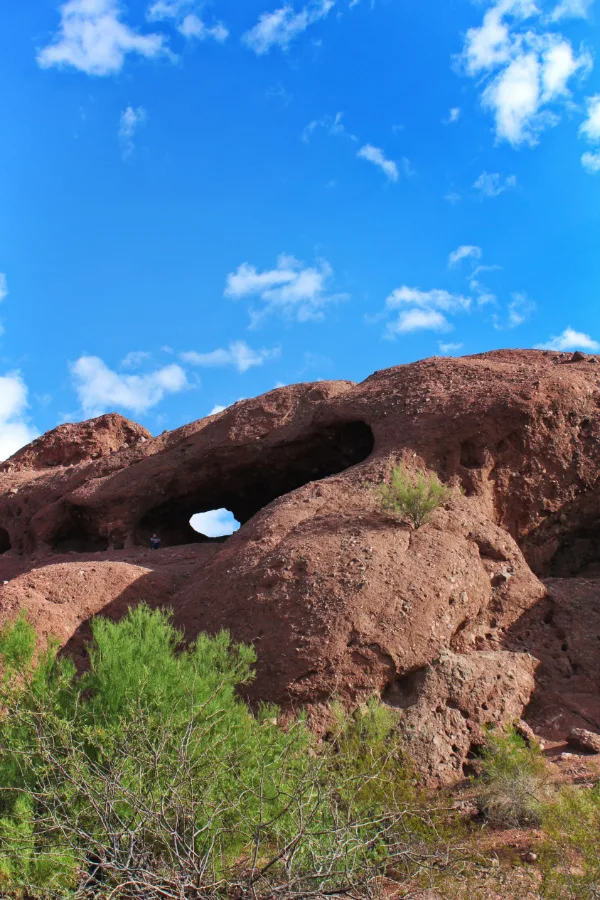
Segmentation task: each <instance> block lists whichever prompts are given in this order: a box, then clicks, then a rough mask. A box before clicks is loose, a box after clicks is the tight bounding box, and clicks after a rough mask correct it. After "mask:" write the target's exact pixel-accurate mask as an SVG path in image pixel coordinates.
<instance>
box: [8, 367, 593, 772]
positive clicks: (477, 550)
mask: <svg viewBox="0 0 600 900" xmlns="http://www.w3.org/2000/svg"><path fill="white" fill-rule="evenodd" d="M599 449H600V367H599V366H598V364H597V361H596V359H595V358H594V357H586V356H583V355H581V354H580V355H579V356H578V357H575V358H573V357H571V356H570V355H569V354H556V353H548V352H541V351H497V352H494V353H490V354H483V355H479V356H474V357H465V358H462V359H440V358H434V359H429V360H423V361H422V362H419V363H415V364H412V365H407V366H399V367H396V368H393V369H389V370H385V371H382V372H377V373H375V374H374V375H372V376H371V377H370V378H368V379H367V380H366V381H365V382H363V383H362V384H353V383H351V382H320V383H317V384H304V385H294V386H291V387H286V388H281V389H278V390H275V391H272V392H270V393H269V394H266V395H264V396H263V397H258V398H256V399H253V400H247V401H242V402H239V403H237V404H235V405H234V406H233V407H230V408H229V409H227V410H226V411H224V412H223V413H220V414H218V415H215V416H209V417H208V418H205V419H201V420H199V421H198V422H194V423H192V424H190V425H187V426H185V427H183V428H180V429H178V430H176V431H173V432H168V433H165V434H163V435H161V436H159V437H157V438H152V437H151V436H150V435H149V433H148V432H146V431H145V429H142V428H140V426H137V425H135V424H134V423H129V422H127V420H125V419H122V417H120V416H116V415H110V416H103V417H101V419H97V420H91V421H89V422H84V423H82V424H80V425H69V426H61V427H60V428H59V429H55V431H54V432H50V433H49V434H48V435H45V436H44V437H42V438H40V439H38V441H36V442H34V443H33V444H32V445H30V446H29V447H27V448H24V450H22V451H20V452H19V453H18V454H16V455H15V457H13V458H12V459H11V460H8V461H7V462H6V463H5V464H4V465H3V466H2V468H1V469H0V582H2V581H7V582H8V583H7V584H5V585H4V586H3V587H0V620H3V619H4V620H5V619H6V618H8V617H10V616H11V615H13V614H14V612H15V610H16V609H18V608H19V607H21V606H25V607H26V608H28V609H29V610H30V614H31V615H32V618H34V620H35V621H36V623H37V624H38V626H39V631H40V633H43V634H48V633H50V632H53V633H55V634H57V635H58V636H59V637H60V639H61V640H62V641H63V643H64V644H66V645H68V647H69V649H70V650H71V652H73V653H74V654H75V655H76V656H79V657H82V658H83V654H84V652H85V651H84V646H85V639H86V636H87V635H88V634H89V618H90V616H93V615H95V614H97V613H99V612H102V613H103V614H106V615H112V616H119V615H121V614H122V613H123V610H124V609H125V608H126V607H127V605H128V604H130V603H135V602H139V600H140V599H144V600H146V602H149V603H150V604H152V605H168V606H170V607H172V608H173V610H174V615H175V619H176V622H177V623H178V624H179V625H180V626H181V627H182V628H183V629H184V631H185V633H186V635H187V636H188V637H193V636H194V635H195V634H196V633H198V631H200V630H208V631H211V632H213V631H216V630H218V629H220V628H223V627H225V628H228V629H229V630H230V631H231V632H232V634H233V636H234V638H235V639H236V640H241V641H246V642H250V643H253V644H254V645H255V647H256V650H257V655H258V663H257V671H256V679H255V682H254V683H253V685H252V686H251V687H250V689H249V698H250V699H251V700H256V699H266V700H270V701H275V702H277V703H279V704H281V705H282V706H283V707H284V708H285V709H287V710H290V711H291V710H293V709H294V708H297V707H298V706H300V705H306V706H308V708H309V710H310V714H311V716H312V718H313V721H314V722H315V723H316V724H317V725H318V724H319V722H323V721H325V716H326V713H325V710H326V705H327V703H328V702H329V701H330V700H331V698H332V697H337V698H340V699H341V700H342V701H343V702H345V703H346V704H347V705H348V706H353V705H357V704H360V703H362V702H363V701H364V700H366V699H367V698H368V697H370V696H372V695H374V694H377V695H381V696H383V698H384V699H385V700H387V701H388V702H390V703H391V704H392V705H393V706H395V707H396V708H398V709H400V710H401V711H402V713H401V714H402V719H401V724H400V727H401V728H403V729H404V731H405V734H406V735H407V741H409V742H410V743H411V747H412V751H413V753H414V755H415V757H416V758H417V761H418V762H420V764H421V766H422V768H423V770H424V771H425V772H426V773H427V774H428V775H429V777H430V778H431V779H432V780H434V779H436V778H439V779H442V780H448V779H451V778H453V777H455V776H456V775H457V774H459V773H460V772H461V770H462V767H463V766H464V765H465V764H466V762H467V757H468V756H469V753H470V752H471V751H472V747H473V745H476V744H477V743H478V742H479V741H480V740H481V734H482V732H481V729H482V726H484V725H485V724H487V723H489V722H493V721H506V720H509V719H515V718H519V717H520V716H521V714H522V713H523V712H524V714H525V717H526V718H527V720H528V721H530V724H532V725H533V726H534V728H535V729H536V731H537V732H538V733H540V734H543V735H545V736H546V737H547V738H549V739H562V738H564V737H566V735H567V734H568V732H569V730H570V729H571V728H572V727H579V728H584V729H587V730H591V731H592V732H594V731H597V730H600V660H599V656H598V653H597V651H596V648H597V641H598V638H599V636H600V635H599V634H598V633H596V632H595V631H594V629H595V623H596V619H598V617H599V616H600V582H598V581H596V577H595V568H594V567H595V566H596V565H597V563H598V562H599V561H600V543H599V542H598V523H599V522H600V485H599V482H598V474H599V462H598V461H599ZM398 463H400V464H402V465H403V466H404V467H405V469H407V470H408V471H409V472H416V471H419V470H424V469H426V470H431V471H435V472H437V473H438V475H439V476H440V478H442V479H443V480H444V481H445V482H446V483H448V484H449V485H451V486H452V487H453V489H454V490H453V494H452V498H451V499H450V500H449V502H447V503H445V504H444V505H443V507H441V508H439V509H438V510H437V511H436V513H435V514H434V515H433V517H432V519H431V521H430V523H428V524H427V525H425V526H423V527H422V528H421V529H419V530H418V531H415V530H414V529H412V527H411V526H410V524H409V523H408V522H398V521H397V520H395V519H394V518H393V517H391V516H390V515H389V514H387V513H385V512H384V511H383V510H382V509H381V505H380V503H379V502H378V498H377V488H378V485H379V484H380V483H381V482H382V481H383V480H384V479H385V477H386V474H387V472H388V471H389V468H390V466H391V465H392V464H398ZM222 507H225V508H227V509H230V510H231V511H232V512H233V513H234V515H235V516H236V518H237V519H238V520H239V521H240V522H241V523H242V528H241V529H240V531H239V532H237V533H236V534H235V535H233V536H232V537H231V538H229V539H228V540H226V541H224V542H215V541H211V540H209V539H208V538H205V537H203V536H202V535H198V534H196V533H195V532H194V531H193V530H192V529H191V527H190V525H189V519H190V517H191V516H192V515H193V514H194V513H198V512H203V511H208V510H212V509H219V508H222ZM155 530H157V531H159V533H160V534H161V536H162V538H163V545H164V547H165V549H163V550H162V551H161V552H160V553H158V554H157V553H154V554H151V553H150V552H149V551H148V550H147V549H146V547H147V540H148V537H149V535H150V534H151V533H152V532H153V531H155ZM549 577H551V581H550V582H547V581H546V579H547V578H549ZM541 579H543V580H541ZM582 582H585V585H584V587H583V588H582V587H581V584H582ZM577 585H579V588H577ZM573 588H576V589H573ZM567 609H568V611H569V612H568V614H567V613H566V612H565V611H566V610H567ZM585 620H587V621H588V622H592V623H594V624H593V627H592V628H587V630H586V629H585V628H583V627H580V624H579V623H580V622H581V621H585ZM571 632H572V633H573V636H571ZM564 645H566V646H567V650H566V651H565V650H562V649H561V650H560V651H559V650H557V647H560V648H562V647H563V646H564ZM557 653H558V654H559V656H558V658H557ZM532 657H533V659H532ZM534 660H536V661H539V662H534ZM494 673H495V674H494ZM498 675H501V676H502V677H501V678H498V677H497V676H498ZM575 683H576V684H578V685H581V686H585V690H579V689H575V690H574V689H573V684H575ZM434 739H435V740H434Z"/></svg>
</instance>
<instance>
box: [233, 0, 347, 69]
mask: <svg viewBox="0 0 600 900" xmlns="http://www.w3.org/2000/svg"><path fill="white" fill-rule="evenodd" d="M334 6H335V0H314V2H311V3H307V4H306V6H304V7H302V9H300V10H299V11H298V12H296V10H295V9H294V7H293V6H291V5H290V4H286V5H285V6H281V7H280V8H279V9H276V10H274V11H273V12H264V13H262V15H261V16H260V17H259V20H258V22H257V23H256V25H255V26H254V27H253V28H251V29H250V31H247V32H246V34H244V36H243V37H242V41H243V42H244V43H245V44H246V46H247V47H249V48H250V49H251V50H253V51H254V52H255V53H256V54H257V55H258V56H263V55H264V54H265V53H269V52H270V51H271V50H272V49H273V48H274V47H278V48H279V49H280V50H284V51H285V50H288V48H289V46H290V44H291V43H292V42H293V41H294V40H295V39H296V38H297V37H299V36H300V35H301V34H303V33H304V32H305V31H306V29H307V28H309V27H310V26H311V25H314V24H315V23H316V22H319V21H321V19H325V18H326V17H327V16H328V15H329V13H330V12H331V10H332V9H333V7H334Z"/></svg>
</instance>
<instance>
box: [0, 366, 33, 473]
mask: <svg viewBox="0 0 600 900" xmlns="http://www.w3.org/2000/svg"><path fill="white" fill-rule="evenodd" d="M27 408H28V403H27V387H26V385H25V382H24V381H23V378H22V377H21V374H20V373H19V372H9V373H8V374H7V375H2V376H0V460H4V459H8V457H9V456H12V455H13V453H16V452H17V450H20V449H21V447H24V446H25V445H26V444H29V443H31V441H32V440H34V438H36V437H37V435H38V432H37V431H36V429H35V428H33V427H32V426H31V425H30V424H29V422H28V421H27V417H26V412H27Z"/></svg>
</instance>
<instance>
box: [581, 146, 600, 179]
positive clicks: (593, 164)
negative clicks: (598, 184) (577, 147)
mask: <svg viewBox="0 0 600 900" xmlns="http://www.w3.org/2000/svg"><path fill="white" fill-rule="evenodd" d="M581 165H582V166H583V168H584V169H585V171H586V172H588V173H589V174H590V175H597V174H598V172H600V150H596V152H595V153H590V152H589V151H587V152H586V153H584V154H583V155H582V157H581Z"/></svg>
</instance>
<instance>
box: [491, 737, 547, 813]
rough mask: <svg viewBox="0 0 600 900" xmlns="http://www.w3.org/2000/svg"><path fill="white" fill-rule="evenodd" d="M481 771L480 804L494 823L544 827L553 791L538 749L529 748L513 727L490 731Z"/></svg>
mask: <svg viewBox="0 0 600 900" xmlns="http://www.w3.org/2000/svg"><path fill="white" fill-rule="evenodd" d="M477 769H478V774H477V779H476V787H477V794H476V800H477V805H478V807H479V810H480V812H481V813H482V814H483V815H484V816H485V818H486V820H487V821H488V822H489V823H490V824H492V825H498V826H503V827H520V826H538V825H540V824H541V822H542V816H543V810H544V805H545V804H546V803H547V802H548V801H549V800H550V798H551V796H552V788H551V785H550V782H549V776H548V771H547V768H546V763H545V761H544V758H543V756H542V754H541V752H540V750H539V749H538V748H537V747H533V746H532V747H530V746H528V745H527V743H526V741H524V740H523V738H522V737H521V736H520V735H519V734H517V732H516V731H515V730H514V729H513V728H508V729H506V730H503V729H494V730H490V731H489V732H488V736H487V742H486V745H485V747H484V748H483V750H482V753H481V758H480V759H479V760H478V764H477Z"/></svg>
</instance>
